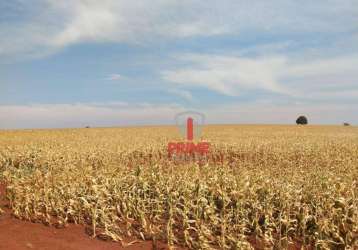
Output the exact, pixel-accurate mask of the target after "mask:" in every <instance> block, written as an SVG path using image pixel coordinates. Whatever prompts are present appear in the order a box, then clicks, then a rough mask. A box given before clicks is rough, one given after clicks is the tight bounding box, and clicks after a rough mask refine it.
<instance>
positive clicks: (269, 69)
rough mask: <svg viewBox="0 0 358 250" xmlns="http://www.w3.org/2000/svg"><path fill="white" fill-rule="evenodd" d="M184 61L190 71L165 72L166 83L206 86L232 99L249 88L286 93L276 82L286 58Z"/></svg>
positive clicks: (208, 57) (195, 57)
mask: <svg viewBox="0 0 358 250" xmlns="http://www.w3.org/2000/svg"><path fill="white" fill-rule="evenodd" d="M181 59H182V60H185V61H187V62H188V66H187V68H186V69H177V70H173V71H165V72H163V73H162V76H163V78H164V79H165V80H167V81H170V82H173V83H176V84H179V85H184V86H185V85H187V86H202V87H207V88H209V89H211V90H214V91H217V92H220V93H222V94H225V95H229V96H236V95H240V92H241V91H242V90H250V89H264V90H269V91H273V92H278V93H285V92H286V90H285V89H284V88H282V86H280V85H279V83H278V81H277V79H276V75H277V74H278V70H280V69H281V68H283V67H284V66H285V64H286V62H285V61H286V60H285V58H283V57H271V58H261V59H251V58H241V57H231V56H215V55H197V54H191V55H186V56H182V57H181Z"/></svg>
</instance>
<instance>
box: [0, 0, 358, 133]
mask: <svg viewBox="0 0 358 250" xmlns="http://www.w3.org/2000/svg"><path fill="white" fill-rule="evenodd" d="M184 110H197V111H201V112H203V113H205V114H206V116H207V121H208V122H210V123H218V122H220V123H284V124H286V123H293V122H294V121H295V119H296V117H297V116H298V115H301V114H304V115H306V116H308V118H309V121H311V122H312V123H315V124H341V123H342V122H346V121H347V122H351V123H358V116H357V114H358V112H357V111H358V0H345V1H341V0H340V1H339V0H328V1H327V0H325V1H320V0H317V1H290V0H285V1H283V0H281V1H279V0H272V1H240V0H222V1H213V0H208V1H196V0H190V1H189V0H181V1H174V0H153V1H145V0H138V1H135V2H134V1H118V0H104V1H93V0H78V1H69V0H64V1H55V0H34V1H31V2H30V1H23V0H14V1H1V0H0V128H44V127H82V126H85V125H91V126H117V125H138V124H139V125H142V124H172V123H173V118H174V116H175V114H176V113H178V112H181V111H184Z"/></svg>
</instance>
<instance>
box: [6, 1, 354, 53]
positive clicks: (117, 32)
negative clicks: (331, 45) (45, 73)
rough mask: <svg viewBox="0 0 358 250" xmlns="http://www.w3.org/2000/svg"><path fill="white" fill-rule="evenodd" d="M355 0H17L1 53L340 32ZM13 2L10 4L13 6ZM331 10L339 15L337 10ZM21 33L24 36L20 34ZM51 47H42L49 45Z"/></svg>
mask: <svg viewBox="0 0 358 250" xmlns="http://www.w3.org/2000/svg"><path fill="white" fill-rule="evenodd" d="M356 4H357V1H356V0H346V1H344V2H342V1H340V0H330V1H328V2H327V1H324V2H323V1H305V2H297V1H281V0H272V1H266V2H263V1H250V4H249V3H248V2H247V1H246V0H239V1H238V0H224V1H220V2H218V1H204V2H203V1H197V0H191V1H190V0H184V1H175V0H169V1H164V0H156V1H146V0H138V1H135V2H133V1H117V0H105V1H93V0H79V1H71V0H64V1H57V0H36V1H34V2H31V4H29V3H27V2H26V1H20V0H15V1H14V2H13V3H12V4H10V5H11V6H17V7H16V8H17V9H19V10H20V9H25V10H26V13H23V11H14V10H13V8H12V9H10V7H8V8H7V7H6V6H7V5H4V7H3V9H1V10H0V11H1V13H7V12H11V13H13V15H14V18H15V19H17V20H16V22H14V21H12V19H14V18H10V17H8V19H9V22H6V21H8V20H7V19H6V16H4V17H3V18H4V19H5V22H3V23H2V24H0V53H1V55H3V56H4V55H13V54H18V53H21V54H22V55H26V54H29V53H30V54H36V53H37V54H44V53H45V54H47V53H51V52H52V53H53V52H56V51H58V50H60V49H61V48H64V47H66V46H69V45H72V44H76V43H81V42H121V43H133V44H138V43H139V44H145V43H147V42H153V41H156V40H157V39H173V38H174V39H176V38H185V37H195V36H216V35H224V34H226V35H227V34H231V35H232V34H236V35H241V36H245V35H248V34H252V33H255V32H257V33H259V34H301V33H312V34H315V33H316V32H319V33H320V34H330V35H332V34H335V33H337V34H339V33H342V32H349V31H352V30H354V29H356V27H355V26H354V24H355V23H358V15H357V11H356V10H355V9H356V8H354V7H355V6H356ZM10 5H9V6H10ZM332 17H334V18H332ZM19 38H21V39H19ZM45 50H46V51H48V52H44V51H45Z"/></svg>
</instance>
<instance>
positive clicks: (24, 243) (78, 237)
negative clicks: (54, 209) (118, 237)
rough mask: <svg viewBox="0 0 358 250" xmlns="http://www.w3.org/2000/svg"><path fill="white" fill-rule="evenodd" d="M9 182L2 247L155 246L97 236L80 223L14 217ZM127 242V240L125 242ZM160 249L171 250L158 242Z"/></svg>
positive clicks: (102, 249)
mask: <svg viewBox="0 0 358 250" xmlns="http://www.w3.org/2000/svg"><path fill="white" fill-rule="evenodd" d="M4 193H5V185H4V184H1V183H0V208H1V209H2V210H3V211H4V213H3V214H1V215H0V249H1V250H3V249H4V250H5V249H6V250H10V249H11V250H30V249H39V250H45V249H46V250H47V249H49V250H50V249H51V250H62V249H66V250H78V249H88V250H112V249H116V250H119V249H126V250H139V249H147V250H149V249H153V247H152V242H149V241H147V242H144V241H137V242H134V243H132V244H130V245H129V246H125V247H124V246H123V245H122V244H121V243H119V242H110V241H102V240H98V239H93V238H91V237H90V236H88V235H87V234H86V233H85V228H84V227H83V226H80V225H74V224H70V225H68V227H66V228H63V229H57V228H54V227H48V226H45V225H42V224H38V223H32V222H29V221H23V220H19V219H16V218H14V217H12V216H11V211H10V209H9V208H8V204H7V201H6V200H5V197H4ZM124 244H125V243H124ZM158 245H159V247H158V248H157V249H158V250H159V249H167V248H166V246H165V244H158Z"/></svg>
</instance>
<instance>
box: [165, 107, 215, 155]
mask: <svg viewBox="0 0 358 250" xmlns="http://www.w3.org/2000/svg"><path fill="white" fill-rule="evenodd" d="M204 118H205V116H204V115H203V114H201V113H198V112H192V111H188V112H183V113H180V114H177V115H176V122H177V125H178V127H179V129H180V131H181V132H182V134H183V135H186V142H169V143H168V155H169V156H173V155H175V156H183V155H184V156H187V155H189V156H190V155H206V154H207V153H208V152H209V147H210V144H209V143H208V142H204V141H201V142H198V143H194V142H193V140H194V137H199V135H200V132H201V127H202V126H203V123H204ZM184 132H185V133H184Z"/></svg>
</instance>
